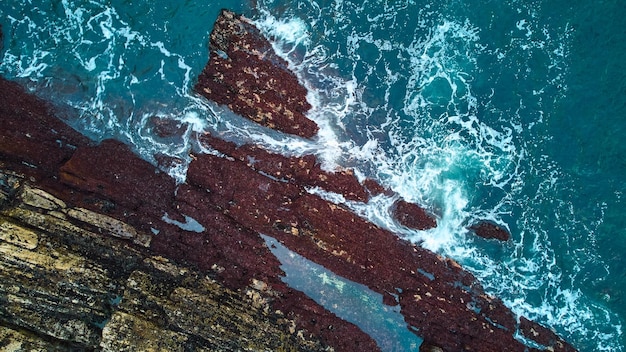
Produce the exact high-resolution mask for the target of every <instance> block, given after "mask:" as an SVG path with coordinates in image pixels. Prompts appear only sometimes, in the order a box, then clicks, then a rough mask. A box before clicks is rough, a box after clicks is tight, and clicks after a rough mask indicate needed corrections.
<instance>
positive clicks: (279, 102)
mask: <svg viewBox="0 0 626 352" xmlns="http://www.w3.org/2000/svg"><path fill="white" fill-rule="evenodd" d="M209 48H210V52H209V63H208V64H207V66H206V67H205V68H204V70H203V71H202V73H201V74H200V76H199V77H198V82H197V83H196V85H195V87H194V89H195V91H196V92H198V93H199V94H201V95H203V96H205V97H206V98H208V99H209V100H212V101H215V102H216V103H218V104H220V105H227V106H228V107H229V108H230V109H231V110H232V111H233V112H235V113H237V114H239V115H241V116H243V117H245V118H248V119H250V120H252V121H255V122H257V123H259V124H261V125H263V126H266V127H269V128H272V129H276V130H278V131H282V132H285V133H290V134H295V135H297V136H300V137H305V138H310V137H313V136H314V135H315V134H316V133H317V130H318V127H317V125H316V124H315V122H313V121H311V120H309V119H308V118H307V117H305V116H304V114H305V113H306V112H307V111H308V110H309V109H310V108H311V105H310V104H309V102H308V101H307V100H306V95H307V90H306V88H304V87H303V86H302V85H301V84H300V82H299V81H298V79H297V78H296V76H295V75H294V74H293V73H292V72H291V71H290V70H289V68H288V63H287V62H286V61H285V60H284V59H282V58H281V57H279V56H278V55H276V53H275V52H274V49H273V48H272V45H271V44H270V42H269V41H268V40H267V39H265V37H263V36H262V35H261V33H260V32H259V30H258V29H257V28H256V27H255V26H254V25H253V24H252V23H250V21H249V20H248V19H246V18H245V17H243V16H241V15H237V14H235V13H233V12H231V11H228V10H222V13H221V14H220V16H219V17H218V18H217V20H216V21H215V25H214V27H213V31H212V32H211V40H210V44H209Z"/></svg>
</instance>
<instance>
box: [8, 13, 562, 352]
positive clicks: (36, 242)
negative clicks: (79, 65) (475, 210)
mask: <svg viewBox="0 0 626 352" xmlns="http://www.w3.org/2000/svg"><path fill="white" fill-rule="evenodd" d="M222 17H223V18H222V19H218V23H219V22H220V21H234V20H236V21H235V22H234V23H235V24H232V25H233V26H235V27H229V26H230V25H228V24H219V25H216V28H217V30H214V32H213V33H212V39H211V40H212V41H213V40H215V41H218V42H219V41H225V40H226V39H224V38H231V39H228V40H230V41H231V42H232V41H233V40H234V39H232V37H228V36H230V35H231V34H229V33H235V32H237V31H239V32H237V33H243V34H241V35H242V36H243V37H242V38H243V39H242V38H239V39H237V40H241V42H236V40H235V42H236V43H234V44H232V45H233V48H234V47H238V48H245V50H250V51H251V52H253V50H259V49H254V47H252V46H250V45H252V44H254V43H255V42H249V41H248V40H249V39H245V38H247V37H246V35H244V34H245V33H250V32H254V31H253V30H252V29H251V28H253V27H251V25H250V24H249V23H247V22H245V20H243V19H242V18H241V17H238V16H235V15H233V14H231V13H228V12H223V13H222ZM237 21H238V22H237ZM220 28H221V29H220ZM233 28H235V29H237V28H238V29H237V30H234V29H233ZM221 30H223V31H225V32H226V33H225V34H224V33H221V32H220V31H221ZM213 37H215V39H213ZM235 39H236V38H235ZM246 43H248V44H249V45H248V46H246ZM263 43H264V42H261V43H260V44H259V43H257V44H258V45H260V47H259V48H261V49H263V48H265V49H267V47H264V46H263V45H265V44H263ZM220 45H222V44H220ZM230 45H231V44H229V46H228V47H219V48H221V49H219V50H222V51H223V52H216V53H215V55H217V56H218V57H220V58H221V59H223V60H227V59H228V58H230V57H231V53H229V52H226V51H224V48H230ZM229 50H230V49H229ZM263 50H264V49H263ZM231 51H232V52H233V54H232V55H233V56H232V57H235V56H236V55H239V54H238V52H239V51H243V49H237V50H234V49H232V50H231ZM259 52H262V50H259ZM253 53H254V52H253ZM211 55H213V54H211ZM259 55H260V54H259ZM224 56H226V58H224ZM260 56H262V55H260ZM265 57H271V55H269V53H267V55H266V56H265ZM226 63H227V62H226V61H225V62H224V63H223V64H224V65H226ZM266 63H267V64H270V63H271V64H273V65H274V66H277V67H281V65H284V62H280V61H276V62H273V61H272V60H270V61H268V62H266ZM214 69H215V68H214ZM219 69H220V70H221V69H227V68H226V67H224V68H219ZM239 69H241V70H244V69H245V67H240V68H239ZM215 70H217V69H215ZM205 71H206V70H205ZM216 72H219V71H216ZM252 76H254V75H252ZM289 82H290V81H285V84H286V86H285V87H286V88H285V89H284V90H282V92H283V93H286V92H291V91H294V92H296V93H297V90H295V89H290V88H289V85H290V84H292V83H289ZM0 92H2V93H1V94H0V119H1V120H2V122H3V124H4V126H8V128H5V129H3V130H2V133H1V135H0V160H1V162H0V169H1V170H2V173H1V175H2V176H1V180H0V185H1V187H0V190H1V192H0V196H1V198H0V226H3V231H2V232H1V233H2V236H1V237H0V251H1V252H2V253H3V256H2V258H1V259H0V260H1V262H0V275H1V276H2V277H0V301H2V305H0V343H3V344H5V346H9V345H11V346H15V345H16V344H21V346H35V347H36V346H40V345H42V346H51V347H45V348H47V349H54V348H58V349H63V348H66V349H71V348H75V349H97V350H109V351H112V350H116V351H117V350H151V349H162V350H203V349H204V350H246V349H249V350H281V349H283V350H304V351H306V350H311V351H319V350H327V349H329V348H332V349H334V350H335V351H360V350H368V351H370V350H372V351H373V350H377V349H378V347H377V345H376V343H375V342H374V340H373V339H372V338H371V337H370V336H368V335H367V334H365V333H364V332H363V331H361V330H360V329H359V328H357V327H356V326H355V325H353V324H351V323H348V322H346V321H344V320H342V319H340V318H338V317H337V316H336V315H334V314H333V313H331V312H330V311H329V310H327V309H326V308H324V307H322V306H321V305H319V304H318V303H316V302H315V301H313V300H312V299H310V298H309V297H307V296H305V295H304V294H303V293H302V292H299V291H296V290H294V289H292V288H290V287H289V286H288V285H287V284H285V283H284V282H283V281H282V280H281V276H282V275H283V272H282V270H281V267H280V265H281V263H280V262H279V261H278V260H277V258H276V257H274V256H273V254H272V253H271V251H270V249H269V248H268V247H267V245H266V243H265V241H264V240H263V238H262V237H261V236H260V234H261V233H262V234H264V235H267V236H270V237H272V238H274V239H276V240H278V241H280V242H281V243H282V244H284V245H285V246H287V247H288V248H290V249H291V250H292V251H294V252H297V253H298V254H300V255H302V256H303V257H305V258H308V259H309V260H311V261H314V262H316V263H318V264H321V265H323V266H324V267H326V268H328V269H330V270H331V271H333V272H334V273H336V274H338V275H341V276H343V277H345V278H347V279H349V280H352V281H354V282H357V283H361V284H363V285H366V286H367V287H369V288H370V289H371V290H373V291H375V292H377V293H380V294H381V295H383V297H384V302H385V304H387V305H390V306H399V307H400V312H401V314H402V315H403V316H404V320H405V321H406V323H407V328H408V329H409V330H410V331H413V332H414V333H415V334H417V335H419V336H420V337H422V338H423V339H424V344H423V345H422V347H423V350H425V349H426V348H429V349H430V350H437V349H440V350H444V351H462V350H472V351H503V350H507V351H526V350H534V349H533V348H532V347H529V346H526V345H525V344H524V342H522V341H520V340H518V339H516V338H515V336H517V334H518V333H520V334H522V335H523V336H525V337H526V338H528V339H530V340H532V341H535V343H536V344H537V346H545V348H546V349H552V350H554V351H573V350H574V349H573V348H572V347H571V346H570V345H568V344H567V343H566V342H565V341H563V340H562V339H560V338H559V337H558V336H556V335H555V334H554V333H552V332H551V331H550V330H548V329H545V328H543V327H541V326H539V325H537V324H535V323H533V322H531V321H529V320H526V319H523V318H522V319H518V317H516V316H514V315H513V313H512V312H511V311H510V310H508V309H507V308H506V307H505V306H504V305H503V303H502V301H500V300H499V299H497V298H495V297H491V296H489V295H487V294H485V292H484V291H483V289H482V288H481V286H480V284H479V283H478V282H477V281H476V279H475V278H474V277H473V276H472V275H471V274H470V273H468V272H466V271H464V270H463V269H462V268H461V267H460V266H459V265H458V264H457V263H455V262H454V261H452V260H449V259H445V258H442V257H440V256H438V255H436V254H434V253H432V252H430V251H428V250H425V249H423V248H421V247H419V246H416V245H414V244H411V243H409V242H407V241H404V240H401V239H400V238H399V237H398V236H396V235H395V234H393V233H391V232H389V231H387V230H384V229H382V228H380V227H378V226H376V225H374V224H372V223H369V222H368V221H366V220H365V219H363V218H361V217H359V216H357V215H356V214H354V213H352V212H351V211H350V210H348V209H346V208H344V207H342V206H341V205H337V204H333V203H331V202H328V201H326V200H324V199H322V198H321V197H319V196H317V195H315V194H311V193H309V191H308V189H309V188H310V187H321V188H324V189H327V190H330V191H333V192H337V193H340V194H343V195H344V197H345V198H346V199H350V200H355V201H366V200H367V199H368V197H369V196H371V195H372V194H377V192H383V191H384V190H382V187H378V186H377V185H376V184H375V183H374V182H367V184H366V186H365V187H364V186H362V185H361V184H360V183H359V182H358V181H356V179H355V178H354V177H353V175H351V173H350V172H349V171H343V172H341V171H340V172H338V173H334V174H333V173H327V172H324V171H322V170H321V169H319V167H318V166H317V163H316V162H315V160H314V158H313V157H310V156H307V157H302V158H289V157H284V156H280V155H276V154H271V153H268V152H267V151H265V150H263V149H261V148H258V147H254V146H239V147H237V146H235V145H233V144H230V143H226V142H223V141H220V140H219V139H216V138H213V137H211V136H208V135H206V136H202V137H201V138H199V140H200V143H204V144H206V146H208V147H211V148H213V149H216V150H218V151H220V152H221V155H211V154H199V155H193V156H192V159H193V161H192V162H191V164H190V166H189V171H188V177H187V181H186V182H185V183H183V184H179V185H177V184H176V183H175V182H174V181H173V180H172V179H171V178H170V177H169V176H168V175H166V174H164V173H161V172H159V171H158V170H157V169H156V168H155V167H154V166H153V165H151V164H149V163H147V162H146V161H144V160H141V159H139V158H138V157H137V156H135V155H134V154H133V153H132V151H131V150H130V149H129V148H128V147H127V146H125V145H124V144H122V143H119V142H116V141H104V142H102V143H100V144H98V145H96V144H94V143H92V142H90V141H89V140H86V139H85V138H84V137H82V136H81V135H80V134H78V133H77V132H76V131H74V130H72V129H71V128H69V127H67V126H65V125H64V124H63V123H61V122H60V121H59V120H57V119H56V118H54V116H53V114H52V112H51V111H50V109H49V107H48V106H47V105H46V104H45V103H44V102H42V101H41V100H39V99H36V98H34V97H32V96H30V95H28V94H26V93H25V92H24V91H23V90H22V89H21V88H20V87H18V86H17V85H15V84H13V83H10V82H7V81H5V80H2V79H0ZM242 94H244V95H245V92H243V93H242ZM237 96H238V95H230V96H228V99H233V100H237V99H239V100H241V99H240V98H238V97H237ZM220 99H221V98H220ZM246 101H247V103H246V104H248V103H254V101H253V100H246ZM225 104H227V105H228V103H225ZM233 104H235V103H233ZM253 105H254V104H253ZM261 105H263V104H261ZM233 106H235V105H233ZM259 109H261V107H259ZM233 110H235V108H233ZM255 111H256V110H255ZM259 111H260V110H259ZM281 111H282V110H281ZM268 126H269V125H268ZM270 127H271V126H270ZM398 207H400V208H401V212H404V213H406V214H413V215H411V216H412V217H409V215H406V217H403V218H402V219H403V220H402V221H404V222H405V223H406V224H407V225H406V226H409V225H411V226H422V225H420V224H421V223H420V221H418V220H419V219H421V217H422V216H423V214H422V213H421V212H420V211H419V210H416V208H415V207H412V206H409V205H407V204H404V203H398V204H397V205H396V211H397V208H398ZM416 219H417V220H416ZM422 220H423V219H422ZM424 221H426V220H424ZM35 347H33V348H35Z"/></svg>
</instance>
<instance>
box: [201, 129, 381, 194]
mask: <svg viewBox="0 0 626 352" xmlns="http://www.w3.org/2000/svg"><path fill="white" fill-rule="evenodd" d="M199 140H200V141H201V143H203V144H205V145H207V146H209V147H211V148H213V149H216V150H217V151H219V152H221V153H223V154H226V155H228V156H231V157H233V158H236V159H238V160H240V161H242V162H244V163H246V164H247V166H248V167H250V168H252V169H254V170H256V171H259V172H262V173H264V174H267V175H270V176H272V177H274V178H276V179H281V180H285V181H288V182H291V183H295V184H298V185H301V186H303V187H320V188H322V189H324V190H326V191H329V192H334V193H338V194H341V195H343V196H344V197H345V198H346V199H348V200H354V201H359V202H367V201H368V199H369V193H368V190H367V189H366V188H365V187H364V186H363V185H361V183H359V181H358V180H357V178H356V177H355V176H354V173H353V172H352V170H349V169H348V170H339V171H337V172H326V171H324V170H322V168H321V166H320V164H319V163H318V162H317V160H316V158H315V156H313V155H305V156H302V157H295V156H292V157H285V156H283V155H280V154H274V153H270V152H268V151H266V150H265V149H263V148H261V147H258V146H255V145H242V146H240V147H237V146H236V145H235V144H234V143H231V142H226V141H223V140H221V139H218V138H215V137H213V136H211V135H208V134H205V135H202V136H199Z"/></svg>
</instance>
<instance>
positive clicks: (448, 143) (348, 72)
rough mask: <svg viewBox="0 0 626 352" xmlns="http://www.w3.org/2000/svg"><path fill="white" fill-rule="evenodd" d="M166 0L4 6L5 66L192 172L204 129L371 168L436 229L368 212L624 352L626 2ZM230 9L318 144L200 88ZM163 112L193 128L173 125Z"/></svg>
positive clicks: (89, 126) (577, 340)
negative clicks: (163, 128) (156, 120)
mask: <svg viewBox="0 0 626 352" xmlns="http://www.w3.org/2000/svg"><path fill="white" fill-rule="evenodd" d="M157 3H158V4H157ZM157 3H155V4H151V3H149V2H131V1H126V0H110V1H103V0H94V1H91V2H83V1H72V0H64V1H42V2H33V1H28V2H24V1H16V0H4V1H2V4H0V23H1V24H2V27H3V32H4V34H5V39H4V50H3V52H2V54H1V55H2V64H1V65H0V74H2V75H3V76H5V77H7V78H9V79H13V80H17V81H19V82H20V83H22V84H24V85H26V86H28V87H30V88H31V89H33V90H35V91H36V93H37V94H39V95H41V96H43V97H45V98H48V99H51V100H53V101H54V102H55V104H56V105H57V106H58V107H59V109H60V111H61V112H62V113H63V117H64V118H65V119H67V121H68V122H69V123H70V124H72V126H74V127H75V128H77V129H78V130H80V131H82V132H83V133H85V134H86V135H88V136H90V137H91V138H94V139H96V140H100V139H103V138H108V137H114V138H118V139H121V140H123V141H125V142H127V143H129V144H130V145H132V146H133V147H134V148H135V150H136V151H137V152H138V153H140V154H141V155H143V156H144V157H145V158H146V159H148V160H150V161H154V155H155V154H166V155H171V156H177V157H179V158H181V160H182V161H181V162H180V163H179V164H178V165H175V167H173V168H172V169H170V170H169V172H170V173H171V174H172V175H174V176H175V177H177V178H178V179H179V180H183V179H184V172H185V164H186V162H187V161H188V153H189V151H190V150H193V149H197V148H198V145H197V143H195V141H194V140H193V139H192V138H190V136H191V135H192V133H191V132H192V131H201V130H209V131H213V132H218V133H221V134H222V135H223V136H224V137H225V138H230V139H233V140H238V141H248V142H256V143H262V144H264V145H266V146H267V147H268V148H270V149H273V150H277V151H282V152H285V153H294V154H298V153H304V152H314V153H316V154H318V156H319V157H320V159H321V160H323V161H324V166H325V167H327V168H332V167H334V166H336V165H340V166H350V167H355V168H357V170H358V174H359V175H361V176H370V177H375V178H377V179H378V180H380V181H381V182H382V183H383V184H385V185H387V186H389V187H391V188H393V189H394V190H395V191H397V192H398V193H400V194H401V195H402V196H403V197H405V198H406V199H408V200H413V201H418V202H420V203H422V204H425V205H426V206H428V207H429V208H430V209H431V211H433V212H434V213H435V214H437V216H438V217H439V226H438V228H437V229H435V230H430V231H422V232H419V231H408V230H406V229H403V228H399V227H398V226H397V225H396V224H394V223H393V222H392V221H391V220H390V219H389V217H388V215H387V213H386V206H388V205H389V204H390V202H391V201H390V200H389V199H384V198H380V199H375V200H374V201H372V202H371V204H369V205H362V204H348V205H349V206H351V207H352V208H353V209H355V211H357V212H359V213H360V214H362V215H363V216H367V217H369V218H370V219H372V221H375V222H377V223H379V224H381V225H382V226H385V227H387V228H390V229H392V230H394V231H397V232H398V233H399V234H400V235H401V236H403V237H405V238H407V239H410V240H412V241H415V242H419V243H422V245H423V246H425V247H428V248H430V249H432V250H434V251H436V252H438V253H441V254H443V255H446V256H449V257H452V258H454V259H456V260H457V261H459V262H460V263H461V264H462V265H464V266H465V267H466V268H467V269H468V270H471V271H472V272H473V273H474V274H475V275H476V276H477V277H478V278H479V279H480V280H481V282H482V283H483V285H484V286H485V288H486V290H487V291H488V292H490V293H492V294H494V295H497V296H499V297H502V298H503V300H504V302H505V303H506V304H507V305H508V306H509V307H511V308H512V309H513V310H514V311H515V312H516V313H518V314H521V315H525V316H527V317H529V318H531V319H534V320H536V321H538V322H540V323H542V324H544V325H546V326H549V327H551V328H552V329H554V330H555V331H557V332H558V333H559V334H561V335H562V336H564V337H565V338H566V339H567V340H569V341H570V342H572V343H573V344H574V345H575V346H576V347H577V348H579V349H580V350H581V351H602V350H605V351H622V350H624V346H625V345H626V342H625V338H624V336H623V332H622V330H623V328H622V324H623V322H624V321H625V319H626V270H625V269H624V265H625V263H626V255H625V254H624V253H626V214H625V213H626V211H625V210H624V209H625V208H626V207H625V206H624V200H623V199H622V197H623V196H624V192H625V191H626V143H623V137H625V136H626V98H625V97H626V67H625V66H626V58H625V57H624V56H625V54H626V20H625V19H624V18H625V16H624V6H623V3H622V2H620V1H618V0H611V1H597V2H588V1H585V2H583V1H565V0H550V1H548V0H545V1H540V0H537V1H532V0H518V1H514V0H497V1H496V0H493V1H490V0H483V1H433V0H423V1H403V2H400V1H397V2H393V1H348V0H343V1H342V0H336V1H322V0H318V1H299V0H298V1H270V0H260V1H255V2H253V3H240V2H235V1H216V2H207V1H194V0H187V1H182V0H180V1H176V0H167V1H159V2H157ZM221 8H230V9H232V10H234V11H237V12H240V13H243V14H244V15H246V16H247V17H249V18H251V19H252V20H254V21H255V22H256V23H257V25H258V26H259V27H260V28H261V29H262V31H263V32H264V33H265V34H266V35H267V36H268V37H271V38H272V40H273V42H274V44H275V45H276V49H277V50H278V51H280V52H281V53H282V55H284V56H285V57H286V58H287V59H288V60H290V62H291V65H292V68H293V69H294V71H295V72H297V74H298V76H299V77H300V79H301V80H302V82H303V83H304V84H305V85H306V86H307V87H308V88H309V91H310V94H309V100H310V101H311V103H312V104H313V105H314V108H313V110H312V111H311V112H310V114H309V115H310V117H311V118H312V119H314V120H316V121H317V122H318V124H319V125H320V126H321V133H320V136H319V138H317V139H316V140H314V141H304V140H300V139H296V138H292V137H288V136H284V135H281V134H279V133H267V131H265V130H264V129H263V128H259V127H257V126H254V125H253V124H251V123H248V122H246V121H243V120H242V119H240V118H238V117H237V116H233V114H232V113H229V112H228V111H226V110H224V109H223V108H221V107H218V106H215V105H213V104H211V103H208V102H206V101H205V100H204V99H200V98H198V97H197V96H195V95H194V94H192V93H191V92H190V88H191V86H192V85H193V82H194V79H195V77H196V76H197V75H198V74H199V73H200V71H201V70H202V68H203V67H204V65H205V64H206V62H207V59H208V48H207V43H208V35H209V33H210V31H211V27H212V23H213V21H214V20H215V18H216V17H217V15H218V13H219V10H220V9H221ZM152 116H160V117H167V118H172V119H176V120H179V121H181V122H182V123H183V124H184V126H186V127H187V129H186V131H185V132H184V133H181V134H180V135H178V136H173V137H168V138H160V137H158V136H156V135H155V134H154V133H153V131H152V128H153V126H152V125H151V122H150V121H151V120H150V117H152ZM325 196H327V197H330V198H332V195H325ZM475 219H491V220H493V221H496V222H498V223H501V224H503V225H506V226H507V227H508V228H509V229H510V230H511V233H512V237H513V239H512V241H510V242H509V243H506V244H501V243H495V242H493V241H485V240H482V239H478V238H475V237H473V236H472V235H471V234H468V233H467V231H466V230H464V227H465V226H466V225H467V224H470V223H471V222H472V221H474V220H475Z"/></svg>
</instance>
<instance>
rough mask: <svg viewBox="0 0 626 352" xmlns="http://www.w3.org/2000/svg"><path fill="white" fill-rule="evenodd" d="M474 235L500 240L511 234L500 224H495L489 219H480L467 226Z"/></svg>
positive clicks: (509, 236)
mask: <svg viewBox="0 0 626 352" xmlns="http://www.w3.org/2000/svg"><path fill="white" fill-rule="evenodd" d="M469 229H470V230H472V231H473V232H474V233H475V234H476V235H478V236H480V237H483V238H486V239H497V240H500V241H508V240H509V238H511V234H510V233H509V231H508V230H507V229H505V228H504V227H502V226H499V225H496V224H494V223H492V222H489V221H482V222H479V223H477V224H474V225H472V226H470V227H469Z"/></svg>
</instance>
